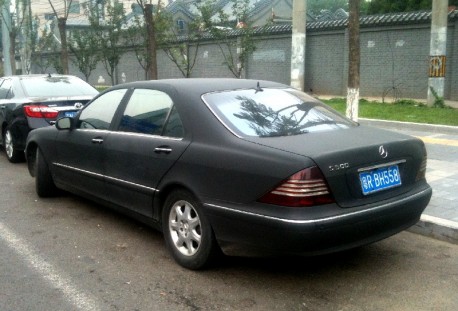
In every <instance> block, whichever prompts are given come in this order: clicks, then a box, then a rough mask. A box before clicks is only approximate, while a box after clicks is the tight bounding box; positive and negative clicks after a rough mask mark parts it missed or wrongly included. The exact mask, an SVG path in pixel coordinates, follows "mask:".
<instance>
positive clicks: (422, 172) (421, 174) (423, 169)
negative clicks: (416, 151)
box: [415, 156, 428, 181]
mask: <svg viewBox="0 0 458 311" xmlns="http://www.w3.org/2000/svg"><path fill="white" fill-rule="evenodd" d="M427 162H428V160H427V158H426V156H424V157H423V160H422V161H421V164H420V169H419V170H418V172H417V176H416V178H415V181H419V180H422V179H425V178H426V165H427Z"/></svg>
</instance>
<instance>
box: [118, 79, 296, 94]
mask: <svg viewBox="0 0 458 311" xmlns="http://www.w3.org/2000/svg"><path fill="white" fill-rule="evenodd" d="M258 83H259V85H260V86H261V87H288V86H287V85H285V84H281V83H277V82H272V81H265V80H255V79H235V78H182V79H164V80H149V81H137V82H130V83H126V84H120V85H117V86H115V87H113V88H126V87H134V88H137V87H148V86H150V87H153V86H155V85H156V86H160V85H161V86H169V87H172V88H174V89H175V90H177V91H179V92H180V93H183V92H186V93H193V94H194V95H197V94H199V95H200V94H205V93H209V92H218V91H224V90H233V89H247V88H253V89H255V88H256V87H257V85H258Z"/></svg>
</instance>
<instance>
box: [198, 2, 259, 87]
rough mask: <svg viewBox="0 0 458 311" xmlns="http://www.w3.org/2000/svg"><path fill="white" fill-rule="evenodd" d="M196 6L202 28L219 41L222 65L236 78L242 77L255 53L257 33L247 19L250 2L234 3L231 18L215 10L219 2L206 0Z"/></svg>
mask: <svg viewBox="0 0 458 311" xmlns="http://www.w3.org/2000/svg"><path fill="white" fill-rule="evenodd" d="M196 6H197V8H198V10H199V13H200V16H201V20H202V27H203V29H204V30H205V31H208V32H209V33H210V34H211V35H212V36H213V37H214V38H215V39H216V43H217V45H218V47H219V49H220V51H221V54H222V56H223V58H224V63H223V64H224V65H226V66H227V68H228V69H229V71H230V72H231V73H232V74H233V75H234V76H235V77H236V78H241V77H242V75H243V72H244V69H245V67H246V64H247V62H248V58H249V56H250V55H251V54H253V52H254V51H255V50H256V45H255V41H254V39H253V32H254V31H253V28H251V27H250V22H249V19H248V12H249V11H250V9H251V6H250V0H232V18H231V17H230V16H229V15H228V14H226V13H224V12H223V11H222V10H217V9H215V8H216V0H207V1H203V2H201V3H200V4H197V5H196ZM234 28H235V29H236V30H234Z"/></svg>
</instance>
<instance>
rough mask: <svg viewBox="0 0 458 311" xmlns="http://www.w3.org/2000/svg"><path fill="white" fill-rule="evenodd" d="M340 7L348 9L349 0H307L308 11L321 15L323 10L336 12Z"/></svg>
mask: <svg viewBox="0 0 458 311" xmlns="http://www.w3.org/2000/svg"><path fill="white" fill-rule="evenodd" d="M338 9H344V10H345V11H348V0H307V11H308V12H309V13H312V14H313V15H319V14H320V13H321V11H323V10H329V11H331V12H335V11H337V10H338Z"/></svg>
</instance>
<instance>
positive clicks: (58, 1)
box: [48, 0, 73, 74]
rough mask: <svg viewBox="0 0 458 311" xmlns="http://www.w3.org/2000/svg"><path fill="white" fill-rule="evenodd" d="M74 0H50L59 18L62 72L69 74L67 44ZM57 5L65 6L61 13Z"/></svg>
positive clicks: (57, 18)
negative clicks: (69, 16)
mask: <svg viewBox="0 0 458 311" xmlns="http://www.w3.org/2000/svg"><path fill="white" fill-rule="evenodd" d="M72 2H73V0H53V1H51V0H48V3H49V5H50V6H51V8H52V11H53V13H54V15H55V17H56V20H57V27H58V29H59V34H60V46H61V48H60V62H61V68H62V73H64V74H68V46H67V19H68V14H69V13H70V7H71V6H72ZM57 5H62V6H63V8H64V9H63V11H62V13H61V14H59V12H58V11H57V10H56V7H58V6H57Z"/></svg>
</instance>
